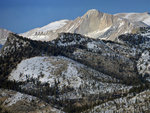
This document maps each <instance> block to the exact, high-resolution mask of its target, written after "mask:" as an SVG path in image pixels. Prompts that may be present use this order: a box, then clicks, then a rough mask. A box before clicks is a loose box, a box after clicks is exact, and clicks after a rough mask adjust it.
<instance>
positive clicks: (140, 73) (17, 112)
mask: <svg viewBox="0 0 150 113" xmlns="http://www.w3.org/2000/svg"><path fill="white" fill-rule="evenodd" d="M141 16H142V18H140V19H137V18H139V17H141ZM133 18H134V19H133ZM148 18H149V13H136V14H135V13H134V14H132V13H131V14H124V13H122V14H114V15H110V14H106V13H102V12H100V11H98V10H95V9H92V10H89V11H88V12H87V13H85V14H84V15H83V16H82V17H78V18H77V19H75V20H61V21H56V22H54V23H50V24H48V25H46V26H44V27H41V28H36V29H33V30H31V31H28V32H26V33H23V34H15V33H11V32H9V31H8V32H7V31H6V30H2V31H0V32H1V34H3V35H2V37H1V39H0V40H1V42H3V43H0V44H1V45H2V46H0V48H1V49H0V113H41V112H42V113H81V112H82V113H93V112H94V113H105V112H107V113H149V112H150V96H149V95H150V27H149V23H148V22H149V21H148V20H149V19H148ZM131 20H132V21H131ZM2 40H4V41H2Z"/></svg>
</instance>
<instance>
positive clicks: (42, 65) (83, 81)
mask: <svg viewBox="0 0 150 113" xmlns="http://www.w3.org/2000/svg"><path fill="white" fill-rule="evenodd" d="M93 77H95V78H98V79H99V82H98V81H97V80H93V79H92V78H93ZM31 79H35V80H38V81H40V82H41V83H42V84H44V83H49V84H50V87H54V86H55V85H56V84H55V81H56V80H57V81H59V88H60V89H61V90H62V89H63V88H64V87H65V86H67V87H70V88H73V89H76V90H78V89H79V87H83V89H84V91H83V92H85V91H86V92H87V91H88V92H89V94H90V93H100V92H101V93H106V92H113V91H114V90H115V91H116V90H121V89H122V88H126V87H125V86H124V85H121V84H112V83H110V84H107V83H103V82H110V81H115V79H112V78H111V77H110V76H107V75H105V74H102V73H99V72H98V71H95V70H93V69H91V68H88V67H86V66H84V65H82V64H80V63H77V62H75V61H73V60H70V59H68V58H65V57H61V56H59V57H33V58H30V59H26V60H23V61H22V62H21V63H20V64H18V66H17V68H16V69H14V70H13V71H12V73H11V74H10V76H9V80H12V81H14V80H15V81H17V82H26V81H30V80H31ZM100 81H101V82H100ZM87 83H88V84H87ZM93 83H94V84H95V85H92V84H93ZM96 86H99V87H98V88H99V89H96ZM94 87H95V89H94V90H93V88H94ZM106 88H107V89H106ZM127 88H129V87H127ZM104 89H106V90H104ZM83 92H82V93H83Z"/></svg>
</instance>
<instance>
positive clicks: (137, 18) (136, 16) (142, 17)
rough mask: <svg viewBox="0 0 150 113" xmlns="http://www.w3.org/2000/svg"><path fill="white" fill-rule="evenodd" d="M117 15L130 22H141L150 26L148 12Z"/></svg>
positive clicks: (149, 14)
mask: <svg viewBox="0 0 150 113" xmlns="http://www.w3.org/2000/svg"><path fill="white" fill-rule="evenodd" d="M116 15H117V16H119V17H121V18H125V19H128V20H130V21H132V22H143V23H145V24H147V25H149V26H150V13H148V12H145V13H118V14H116Z"/></svg>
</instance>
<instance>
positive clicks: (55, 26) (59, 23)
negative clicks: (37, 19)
mask: <svg viewBox="0 0 150 113" xmlns="http://www.w3.org/2000/svg"><path fill="white" fill-rule="evenodd" d="M68 21H69V20H60V21H55V22H52V23H50V24H48V25H46V26H44V27H41V28H39V29H38V32H46V31H55V30H57V29H60V28H61V27H63V26H64V25H66V24H67V22H68Z"/></svg>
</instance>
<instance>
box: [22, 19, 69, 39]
mask: <svg viewBox="0 0 150 113" xmlns="http://www.w3.org/2000/svg"><path fill="white" fill-rule="evenodd" d="M68 22H69V20H60V21H55V22H52V23H50V24H48V25H46V26H43V27H41V28H35V29H33V30H31V31H28V32H26V33H22V34H20V35H21V36H24V37H28V38H30V39H33V40H43V41H45V40H46V41H48V40H52V39H53V38H52V37H50V36H49V35H52V34H55V32H56V31H57V30H59V29H60V28H62V27H63V26H65V25H66V24H67V23H68Z"/></svg>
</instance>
